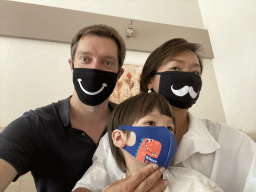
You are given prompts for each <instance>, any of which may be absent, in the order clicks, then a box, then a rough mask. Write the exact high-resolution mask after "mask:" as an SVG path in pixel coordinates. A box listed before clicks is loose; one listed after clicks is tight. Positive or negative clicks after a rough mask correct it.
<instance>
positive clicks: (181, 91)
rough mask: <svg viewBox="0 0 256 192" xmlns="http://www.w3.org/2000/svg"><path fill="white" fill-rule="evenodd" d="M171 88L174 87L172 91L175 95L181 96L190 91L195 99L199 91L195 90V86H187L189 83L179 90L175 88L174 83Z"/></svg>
mask: <svg viewBox="0 0 256 192" xmlns="http://www.w3.org/2000/svg"><path fill="white" fill-rule="evenodd" d="M171 89H172V92H173V93H174V94H175V95H177V96H179V97H182V96H184V95H186V94H187V93H189V95H190V96H191V97H192V98H193V99H195V98H196V96H197V93H196V92H195V91H194V89H193V87H189V86H187V85H186V86H184V87H182V88H181V89H178V90H175V89H173V85H172V86H171Z"/></svg>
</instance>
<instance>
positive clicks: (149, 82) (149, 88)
mask: <svg viewBox="0 0 256 192" xmlns="http://www.w3.org/2000/svg"><path fill="white" fill-rule="evenodd" d="M147 88H148V90H151V89H152V88H153V83H152V78H150V79H149V80H148V84H147Z"/></svg>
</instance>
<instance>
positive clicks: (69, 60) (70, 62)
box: [68, 58, 73, 70]
mask: <svg viewBox="0 0 256 192" xmlns="http://www.w3.org/2000/svg"><path fill="white" fill-rule="evenodd" d="M68 63H69V66H70V68H71V70H73V63H72V59H71V58H69V59H68Z"/></svg>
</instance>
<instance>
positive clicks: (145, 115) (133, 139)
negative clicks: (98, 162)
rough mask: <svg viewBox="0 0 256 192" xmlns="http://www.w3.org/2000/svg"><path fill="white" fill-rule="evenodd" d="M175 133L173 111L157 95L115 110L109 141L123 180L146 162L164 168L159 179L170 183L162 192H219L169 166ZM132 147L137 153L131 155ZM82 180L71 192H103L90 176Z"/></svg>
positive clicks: (187, 172)
mask: <svg viewBox="0 0 256 192" xmlns="http://www.w3.org/2000/svg"><path fill="white" fill-rule="evenodd" d="M152 132H153V134H151V133H152ZM175 132H176V130H175V118H174V114H173V111H172V108H171V106H170V104H169V102H168V101H167V100H166V99H165V98H164V97H163V96H161V95H160V94H157V93H143V94H139V95H136V96H134V97H131V98H129V99H127V100H125V101H124V102H122V103H121V104H119V105H118V106H117V107H115V109H114V110H113V112H112V114H111V116H110V120H109V125H108V137H109V138H108V139H109V144H110V148H111V151H112V154H113V157H114V159H115V161H116V164H117V166H118V167H119V168H120V169H121V170H122V171H123V172H124V175H123V177H126V176H129V175H132V174H133V173H136V172H138V171H139V170H140V169H141V168H142V167H144V166H146V163H157V164H158V165H159V166H164V167H166V168H167V170H166V171H165V173H164V174H163V177H162V178H160V179H167V180H168V182H169V185H168V186H167V188H166V190H165V191H186V190H187V191H218V192H219V191H222V190H221V189H220V188H219V187H218V186H217V184H215V183H214V182H213V181H211V180H209V179H208V178H206V177H205V176H204V175H202V174H201V173H199V172H197V171H195V170H192V169H188V168H183V167H172V166H169V164H170V162H171V161H170V160H172V158H173V156H174V155H175V152H176V148H177V144H176V139H175V136H174V135H175ZM164 137H165V138H164ZM138 140H140V141H139V143H138ZM166 143H169V144H166ZM142 146H143V147H142ZM166 147H167V148H166ZM132 148H135V149H138V151H137V152H135V153H134V152H133V149H132ZM141 148H143V149H144V151H145V152H144V153H143V151H141ZM166 150H168V152H169V153H166V154H167V155H164V157H162V158H163V159H165V160H164V162H168V163H167V164H164V163H161V160H159V158H160V157H161V154H162V152H165V151H166ZM168 154H169V155H168ZM141 156H143V157H141ZM168 160H169V161H168ZM93 166H94V165H93ZM93 166H92V167H91V168H90V171H89V172H91V173H92V172H93ZM99 177H100V174H99ZM83 178H87V179H85V180H83ZM83 178H82V179H81V180H80V181H79V182H78V183H77V185H76V186H75V188H74V189H73V190H75V189H77V188H81V187H83V188H87V189H90V190H91V191H93V192H94V191H102V190H103V189H98V188H97V184H96V183H94V179H93V176H92V177H91V180H88V178H89V177H88V176H87V175H86V174H85V175H84V177H83ZM103 182H104V181H103ZM80 191H82V190H80Z"/></svg>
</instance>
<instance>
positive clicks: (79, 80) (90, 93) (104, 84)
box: [77, 79, 107, 95]
mask: <svg viewBox="0 0 256 192" xmlns="http://www.w3.org/2000/svg"><path fill="white" fill-rule="evenodd" d="M77 81H78V83H79V85H80V87H81V89H82V90H83V92H85V93H86V94H88V95H97V94H99V93H100V92H101V91H103V89H104V88H105V87H107V84H106V83H103V84H102V87H101V88H100V89H99V90H98V91H95V92H89V91H86V90H85V89H84V87H83V85H82V84H81V81H82V79H77Z"/></svg>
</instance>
